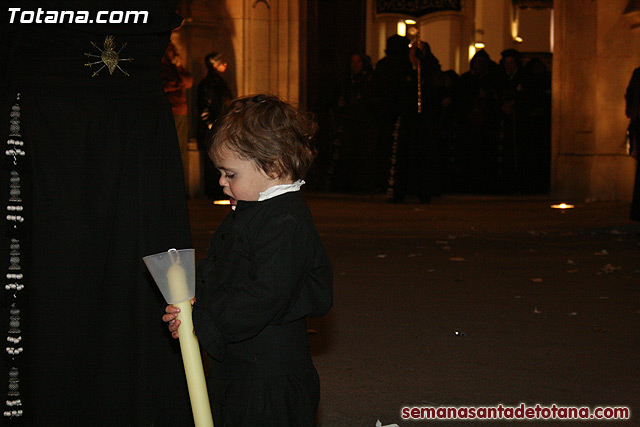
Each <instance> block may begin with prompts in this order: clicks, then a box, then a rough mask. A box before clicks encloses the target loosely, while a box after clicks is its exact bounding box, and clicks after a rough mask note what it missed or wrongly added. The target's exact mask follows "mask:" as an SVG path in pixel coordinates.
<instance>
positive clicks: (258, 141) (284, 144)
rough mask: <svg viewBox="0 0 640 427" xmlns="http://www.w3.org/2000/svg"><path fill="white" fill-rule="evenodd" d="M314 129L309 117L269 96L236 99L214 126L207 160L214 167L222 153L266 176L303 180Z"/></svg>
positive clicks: (315, 125)
mask: <svg viewBox="0 0 640 427" xmlns="http://www.w3.org/2000/svg"><path fill="white" fill-rule="evenodd" d="M317 128H318V125H317V124H316V122H315V121H314V120H313V119H312V118H311V116H310V114H308V113H305V112H303V111H301V110H300V109H298V108H295V107H293V106H292V105H290V104H288V103H286V102H284V101H282V100H281V99H280V98H278V97H277V96H273V95H264V94H263V95H254V96H248V97H244V98H238V99H236V100H235V101H233V102H232V103H231V105H230V106H229V110H228V111H227V113H226V114H225V115H224V116H223V117H222V119H221V121H220V122H219V123H217V124H216V126H215V129H214V130H215V132H212V135H213V136H212V137H211V136H210V138H211V141H210V146H209V150H208V151H209V156H210V157H211V160H213V163H214V164H217V163H218V160H219V159H220V157H222V156H223V152H224V151H225V150H229V151H231V152H233V153H235V154H236V155H238V156H239V157H240V158H242V159H244V160H252V161H254V162H255V163H256V165H257V166H258V167H260V168H261V169H262V170H263V171H264V172H265V173H266V174H267V175H269V176H278V177H281V176H287V177H290V178H291V179H292V180H294V181H297V180H299V179H303V178H304V177H305V176H306V174H307V172H308V170H309V168H310V167H311V163H312V162H313V158H314V157H315V150H314V148H313V146H312V139H313V136H314V134H315V132H316V130H317Z"/></svg>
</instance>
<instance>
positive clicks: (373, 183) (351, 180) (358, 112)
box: [327, 53, 381, 193]
mask: <svg viewBox="0 0 640 427" xmlns="http://www.w3.org/2000/svg"><path fill="white" fill-rule="evenodd" d="M372 76H373V66H372V65H371V60H370V58H369V57H367V56H366V55H364V54H362V53H353V54H351V55H350V56H349V64H348V70H347V71H346V72H344V73H343V76H342V78H341V82H340V94H339V95H338V97H337V99H336V101H335V103H334V104H333V105H332V107H331V111H330V114H331V117H332V118H333V123H334V126H335V129H334V132H335V135H336V137H334V144H333V147H332V149H333V152H332V155H331V163H330V165H329V168H328V171H327V181H328V183H329V184H330V185H329V189H330V190H331V191H338V192H356V193H361V192H364V193H374V192H375V191H376V190H381V188H380V184H379V182H377V170H378V158H379V155H378V150H379V147H378V143H377V140H378V131H377V125H376V119H375V106H374V98H373V83H372Z"/></svg>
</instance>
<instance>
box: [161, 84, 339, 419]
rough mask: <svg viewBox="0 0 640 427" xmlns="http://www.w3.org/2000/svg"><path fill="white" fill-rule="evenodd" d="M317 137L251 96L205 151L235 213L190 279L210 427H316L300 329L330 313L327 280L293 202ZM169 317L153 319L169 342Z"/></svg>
mask: <svg viewBox="0 0 640 427" xmlns="http://www.w3.org/2000/svg"><path fill="white" fill-rule="evenodd" d="M315 130H316V125H315V123H314V122H313V121H312V120H311V119H310V118H309V117H308V116H307V115H306V114H304V113H302V112H301V111H299V110H297V109H296V108H294V107H292V106H291V105H289V104H287V103H285V102H283V101H281V100H280V99H278V98H277V97H275V96H268V95H257V96H252V97H247V98H241V99H238V100H236V101H234V102H233V103H232V104H231V107H230V109H229V111H228V113H227V114H226V115H225V116H224V118H223V119H222V122H221V123H220V125H219V127H218V129H217V132H216V133H215V137H214V138H213V141H212V143H211V147H210V149H209V155H210V156H211V159H212V160H213V162H214V164H215V165H216V167H217V168H218V169H219V170H220V172H221V174H222V175H221V177H220V185H221V186H222V187H223V190H224V193H225V194H226V195H228V196H229V197H230V198H231V201H232V205H233V208H234V210H233V211H232V212H231V213H229V215H228V216H227V217H226V218H225V220H224V221H223V222H222V224H221V225H220V227H219V228H218V229H217V230H216V232H215V234H214V235H213V238H212V240H211V246H210V248H209V253H208V256H207V258H206V259H205V260H204V261H203V262H202V263H201V264H200V265H199V267H198V272H197V282H196V301H195V303H194V306H193V322H194V329H195V333H196V335H197V336H198V340H199V342H200V344H201V345H202V347H203V348H204V349H205V350H206V352H207V356H208V360H209V365H210V371H211V373H210V375H209V378H208V389H209V396H210V398H211V406H212V411H213V418H214V424H215V425H216V427H231V426H238V427H240V426H241V427H251V426H259V427H265V426H274V427H275V426H277V427H287V426H291V427H304V426H313V425H314V418H315V413H316V409H317V406H318V402H319V399H320V384H319V379H318V373H317V371H316V369H315V367H314V366H313V363H312V361H311V355H310V353H309V344H308V341H307V328H306V324H305V317H307V316H321V315H323V314H325V313H326V312H327V311H328V310H329V308H330V307H331V304H332V280H333V279H332V277H333V276H332V274H333V273H332V267H331V263H330V262H329V259H328V257H327V254H326V252H325V249H324V247H323V245H322V243H321V242H320V238H319V237H318V233H317V231H316V229H315V227H314V225H313V222H312V219H311V214H310V212H309V209H308V207H307V204H306V202H305V200H304V198H303V197H302V195H301V193H300V191H299V190H300V187H301V186H302V184H304V181H302V178H304V176H305V174H306V173H307V171H308V169H309V166H310V165H311V162H312V160H313V156H314V152H313V150H312V148H311V145H310V142H311V137H312V136H313V134H314V132H315ZM177 311H178V309H177V308H176V307H173V306H168V307H167V309H166V312H167V314H165V315H164V316H163V320H164V321H165V322H169V329H170V330H171V331H172V333H173V336H174V337H177V336H178V327H179V321H176V320H175V318H176V316H177ZM190 332H191V331H180V333H181V334H182V333H190Z"/></svg>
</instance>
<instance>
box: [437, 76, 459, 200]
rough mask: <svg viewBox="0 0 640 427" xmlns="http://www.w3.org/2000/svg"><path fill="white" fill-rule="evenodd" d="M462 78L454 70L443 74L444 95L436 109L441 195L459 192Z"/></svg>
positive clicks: (439, 187)
mask: <svg viewBox="0 0 640 427" xmlns="http://www.w3.org/2000/svg"><path fill="white" fill-rule="evenodd" d="M459 79H460V76H459V75H458V74H457V73H456V72H455V71H454V70H447V71H445V72H443V73H442V85H441V87H442V89H441V90H442V95H441V101H440V104H439V105H438V106H437V108H436V117H437V119H438V123H437V131H438V140H437V142H438V165H439V168H438V172H439V175H438V189H439V192H440V193H452V192H456V191H457V190H458V187H459V186H458V185H457V183H456V179H457V178H458V176H460V174H461V173H460V171H459V170H458V167H459V166H458V161H457V158H456V145H457V140H458V132H459V126H460V118H459V115H458V106H457V104H456V91H457V86H458V80H459Z"/></svg>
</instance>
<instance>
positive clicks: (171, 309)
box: [162, 298, 196, 338]
mask: <svg viewBox="0 0 640 427" xmlns="http://www.w3.org/2000/svg"><path fill="white" fill-rule="evenodd" d="M194 302H196V299H195V298H192V299H191V305H193V303H194ZM164 311H165V312H166V313H167V314H165V315H163V316H162V321H163V322H165V323H169V331H171V336H172V337H173V338H178V328H179V327H180V321H179V320H178V319H176V318H177V317H178V313H180V309H179V308H178V307H175V306H173V305H171V304H169V305H168V306H167V307H166V308H165V309H164Z"/></svg>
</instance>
